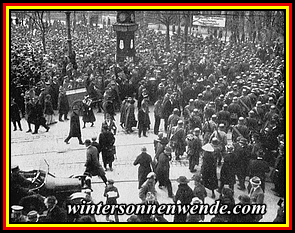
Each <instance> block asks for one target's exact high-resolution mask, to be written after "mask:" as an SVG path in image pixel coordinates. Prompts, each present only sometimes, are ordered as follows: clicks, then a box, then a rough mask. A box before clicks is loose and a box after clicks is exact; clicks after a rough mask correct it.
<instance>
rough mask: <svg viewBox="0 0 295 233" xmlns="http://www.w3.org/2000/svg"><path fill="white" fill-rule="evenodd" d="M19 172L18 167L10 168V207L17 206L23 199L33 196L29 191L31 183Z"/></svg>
mask: <svg viewBox="0 0 295 233" xmlns="http://www.w3.org/2000/svg"><path fill="white" fill-rule="evenodd" d="M19 171H20V169H19V166H13V167H12V168H11V179H10V188H11V189H10V194H11V196H10V205H18V204H19V202H20V200H21V199H22V198H23V197H25V196H28V195H31V194H33V192H32V191H30V189H29V187H30V185H31V184H32V183H31V181H29V180H27V179H26V178H25V177H24V176H23V175H22V174H20V173H19Z"/></svg>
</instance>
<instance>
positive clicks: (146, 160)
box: [133, 146, 152, 189]
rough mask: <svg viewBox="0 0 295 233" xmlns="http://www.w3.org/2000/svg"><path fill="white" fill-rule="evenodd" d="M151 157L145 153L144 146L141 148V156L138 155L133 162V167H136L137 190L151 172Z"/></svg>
mask: <svg viewBox="0 0 295 233" xmlns="http://www.w3.org/2000/svg"><path fill="white" fill-rule="evenodd" d="M151 163H152V157H151V155H149V154H148V153H147V149H146V147H145V146H143V147H142V148H141V154H140V155H138V156H137V157H136V159H135V161H134V162H133V165H134V166H136V165H138V164H139V167H138V189H140V187H141V185H142V184H143V183H144V182H145V181H146V176H147V175H148V174H149V173H150V172H151V171H152V168H151V167H152V164H151Z"/></svg>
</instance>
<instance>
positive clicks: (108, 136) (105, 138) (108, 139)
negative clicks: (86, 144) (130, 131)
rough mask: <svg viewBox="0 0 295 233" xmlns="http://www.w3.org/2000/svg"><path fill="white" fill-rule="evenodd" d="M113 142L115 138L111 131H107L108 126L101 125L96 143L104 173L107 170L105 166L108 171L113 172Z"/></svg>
mask: <svg viewBox="0 0 295 233" xmlns="http://www.w3.org/2000/svg"><path fill="white" fill-rule="evenodd" d="M115 140H116V139H115V136H114V134H113V133H112V132H111V131H109V130H108V126H107V125H103V126H102V131H101V133H100V134H99V139H98V143H99V145H100V148H101V153H102V161H103V166H104V168H105V171H107V170H108V168H107V166H109V169H110V171H113V162H114V160H115V151H114V144H115Z"/></svg>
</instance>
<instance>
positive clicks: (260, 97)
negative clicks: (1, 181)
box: [7, 7, 291, 226]
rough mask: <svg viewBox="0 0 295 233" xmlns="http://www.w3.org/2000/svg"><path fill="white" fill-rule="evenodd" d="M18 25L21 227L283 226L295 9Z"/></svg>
mask: <svg viewBox="0 0 295 233" xmlns="http://www.w3.org/2000/svg"><path fill="white" fill-rule="evenodd" d="M7 17H9V19H10V22H9V51H7V53H8V54H9V60H8V61H7V63H8V65H7V66H9V77H8V78H7V80H8V79H9V84H8V85H9V100H8V101H9V107H8V108H9V118H8V121H9V127H10V128H8V129H7V130H9V135H10V138H9V139H7V140H9V145H10V148H9V150H10V151H9V169H10V170H9V176H10V177H9V178H8V180H9V223H10V224H21V223H27V222H29V223H31V224H33V223H36V224H40V223H46V224H51V223H55V224H70V223H71V224H76V223H77V224H78V223H85V222H87V223H92V224H99V223H104V224H114V225H117V224H121V223H132V224H133V223H134V224H139V223H145V224H146V223H150V224H152V223H163V224H169V226H170V224H171V226H172V225H173V224H175V223H178V224H180V223H181V224H192V223H194V224H200V225H201V224H204V223H206V224H212V225H213V224H215V223H227V224H233V225H234V224H246V223H251V224H257V225H259V224H264V223H276V224H286V217H287V218H288V216H286V195H289V193H288V192H289V191H287V190H289V189H288V187H289V184H288V180H289V178H288V179H287V177H286V176H291V174H286V171H289V168H287V166H289V165H288V164H289V161H287V160H288V159H289V156H287V157H286V154H287V153H288V152H287V151H286V139H287V138H286V137H287V131H286V118H287V117H286V106H287V105H286V102H285V98H286V92H287V80H286V79H287V77H289V74H287V72H289V70H288V69H287V66H289V64H286V61H287V59H288V58H287V57H286V56H287V54H289V53H291V51H286V49H288V48H289V46H286V43H289V38H286V27H287V26H286V25H287V21H288V20H289V19H288V18H287V14H286V10H284V9H281V8H279V7H278V9H275V8H271V9H268V8H265V9H262V8H261V7H260V8H257V10H256V9H255V8H253V7H252V8H250V7H249V8H247V7H245V9H232V8H228V9H226V7H222V8H221V9H215V8H214V9H211V10H210V8H208V9H203V8H200V9H197V7H194V8H192V9H190V8H189V7H187V8H186V9H183V8H180V9H179V10H178V9H176V8H175V9H172V10H171V9H170V8H167V9H146V10H145V9H143V8H141V9H134V8H131V9H130V10H129V9H128V8H124V9H123V8H122V9H120V7H118V9H114V8H112V9H111V10H108V9H105V8H103V9H102V10H99V9H97V7H96V8H95V9H92V8H91V7H89V8H88V9H86V8H85V7H83V8H81V9H78V8H71V7H69V8H68V9H64V8H61V9H58V8H56V9H50V8H48V9H47V8H46V7H44V9H42V7H40V8H38V9H35V8H33V7H32V9H29V8H28V7H26V8H25V9H24V10H22V9H15V10H13V9H12V10H9V16H7ZM288 25H289V24H288ZM288 35H289V34H288ZM287 98H288V97H287ZM289 98H291V97H289ZM287 102H288V101H287ZM288 108H289V106H287V110H288ZM287 119H288V118H287ZM289 120H291V119H289ZM288 124H289V123H288ZM288 130H291V129H288ZM290 156H291V155H290ZM286 158H287V160H286ZM287 200H289V199H287ZM288 204H289V203H288ZM149 205H154V206H161V207H163V208H161V210H163V209H164V207H165V208H172V211H171V209H170V212H169V211H168V212H158V211H156V212H145V211H142V209H144V207H145V206H149ZM173 205H174V207H175V206H176V211H175V212H173V210H175V209H173ZM177 205H178V207H179V206H190V207H193V206H194V208H192V209H191V208H190V209H189V210H188V211H184V212H181V211H180V212H178V211H177V210H179V209H177V208H178V207H177ZM216 205H219V207H220V206H221V205H226V207H227V209H226V212H225V213H222V212H214V213H212V212H211V211H210V207H213V206H215V207H216ZM87 206H88V207H91V208H87ZM196 206H197V207H199V208H198V210H200V209H201V208H203V211H205V212H202V213H201V212H198V211H195V210H196V209H197V207H196ZM206 206H207V207H206ZM237 206H238V207H239V208H237ZM244 206H247V208H243V207H244ZM257 206H258V207H260V208H261V212H253V209H254V207H257ZM92 207H93V208H92ZM217 207H218V206H217ZM217 207H216V209H217ZM252 207H253V208H252ZM206 208H208V209H206ZM251 208H252V209H251ZM221 209H222V208H221ZM242 209H243V211H241V210H242ZM208 211H209V212H210V213H209V212H208ZM252 226H253V225H252Z"/></svg>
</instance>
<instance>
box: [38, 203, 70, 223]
mask: <svg viewBox="0 0 295 233" xmlns="http://www.w3.org/2000/svg"><path fill="white" fill-rule="evenodd" d="M44 222H50V223H56V222H67V215H66V212H65V211H64V210H63V209H61V208H60V207H59V206H57V205H56V206H55V207H54V208H53V209H51V210H50V211H48V212H47V215H46V218H45V219H44Z"/></svg>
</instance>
